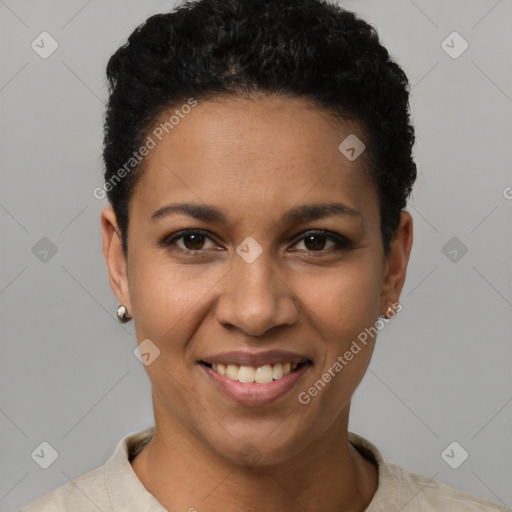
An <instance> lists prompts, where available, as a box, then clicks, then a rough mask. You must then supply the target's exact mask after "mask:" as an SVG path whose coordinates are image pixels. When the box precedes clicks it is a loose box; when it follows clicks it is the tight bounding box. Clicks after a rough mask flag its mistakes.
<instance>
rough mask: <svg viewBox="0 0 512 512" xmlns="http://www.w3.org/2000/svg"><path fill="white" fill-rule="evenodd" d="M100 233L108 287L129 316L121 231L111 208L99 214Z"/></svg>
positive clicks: (125, 266)
mask: <svg viewBox="0 0 512 512" xmlns="http://www.w3.org/2000/svg"><path fill="white" fill-rule="evenodd" d="M101 231H102V234H103V256H104V257H105V262H106V264H107V270H108V275H109V279H110V286H111V288H112V291H113V292H114V294H115V296H116V298H117V300H118V302H119V304H123V305H125V306H126V307H127V308H128V313H130V314H131V311H132V309H131V302H130V294H129V290H128V272H127V262H126V258H125V257H124V253H123V246H122V242H121V231H120V230H119V226H118V224H117V218H116V214H115V212H114V209H113V208H112V206H107V207H105V208H104V209H103V211H102V212H101Z"/></svg>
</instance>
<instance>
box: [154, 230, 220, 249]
mask: <svg viewBox="0 0 512 512" xmlns="http://www.w3.org/2000/svg"><path fill="white" fill-rule="evenodd" d="M206 240H211V238H210V237H209V236H207V235H206V234H205V233H203V232H202V231H190V230H188V231H180V232H178V233H174V234H173V235H171V236H170V237H168V238H166V239H165V240H163V241H162V242H161V244H160V245H162V246H164V247H170V246H172V245H176V247H177V248H178V249H181V250H183V251H190V252H199V251H203V250H206V249H205V247H204V245H205V242H206ZM178 241H181V242H180V243H177V242H178ZM211 241H212V242H213V240H211Z"/></svg>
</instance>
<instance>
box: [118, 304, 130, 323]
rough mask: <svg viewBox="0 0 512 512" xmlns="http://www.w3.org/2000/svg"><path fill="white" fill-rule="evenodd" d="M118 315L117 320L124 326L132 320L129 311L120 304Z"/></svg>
mask: <svg viewBox="0 0 512 512" xmlns="http://www.w3.org/2000/svg"><path fill="white" fill-rule="evenodd" d="M116 315H117V319H118V320H119V321H120V322H121V323H122V324H125V323H126V322H128V321H129V320H131V319H132V317H131V316H130V315H129V314H128V309H127V308H126V306H123V305H122V304H120V305H119V306H118V307H117V311H116Z"/></svg>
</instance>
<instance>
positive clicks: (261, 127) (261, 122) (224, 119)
mask: <svg viewBox="0 0 512 512" xmlns="http://www.w3.org/2000/svg"><path fill="white" fill-rule="evenodd" d="M176 110H178V112H177V113H179V114H181V115H174V118H173V120H172V124H171V123H170V122H169V120H170V119H171V116H173V114H176ZM185 111H186V112H187V113H186V114H185V113H184V112H185ZM166 122H167V124H165V123H166ZM148 135H149V136H150V137H151V138H152V139H153V141H154V142H155V146H154V148H153V149H151V150H150V152H149V153H148V155H147V156H146V157H144V162H143V171H142V175H141V177H140V179H139V183H138V186H137V189H136V191H135V193H134V195H133V197H132V202H131V203H132V204H133V208H131V210H132V212H131V214H132V213H133V214H134V215H142V216H145V217H150V216H151V214H152V213H154V211H155V210H157V209H158V208H161V207H162V206H164V205H165V204H166V203H169V202H174V201H175V200H180V201H181V200H186V201H193V202H196V203H201V202H204V203H208V204H218V205H219V206H221V207H223V210H225V211H226V212H229V211H230V210H231V211H232V213H233V215H235V216H237V215H238V216H242V215H243V214H244V212H245V215H247V212H248V211H252V212H258V213H263V212H265V211H266V212H267V213H268V214H270V215H271V214H272V212H273V211H275V209H276V208H278V209H279V208H281V207H283V208H284V207H285V206H293V205H296V204H297V203H301V202H319V201H332V202H334V201H341V202H343V203H345V204H347V206H349V207H352V208H354V209H358V210H364V211H365V212H366V216H367V217H371V216H372V215H375V214H376V213H377V208H378V204H377V202H378V199H377V195H376V191H375V190H374V186H373V185H372V184H371V183H370V182H369V181H368V179H367V176H366V173H365V168H366V166H367V165H368V157H367V155H366V154H365V153H364V152H363V153H362V154H361V155H360V156H359V157H358V158H357V159H355V160H353V161H351V160H350V159H349V158H347V156H346V154H344V153H343V152H342V151H340V149H339V146H340V144H341V143H342V142H343V141H344V140H345V139H347V137H352V138H353V137H354V136H355V137H357V140H360V141H364V140H365V134H364V132H363V131H362V130H361V127H360V126H359V125H358V124H357V123H354V122H350V121H342V120H339V119H335V118H334V117H333V116H332V115H330V114H328V113H327V112H326V111H324V110H321V109H319V108H317V107H315V106H314V105H312V104H310V103H308V102H306V101H304V100H301V99H295V98H286V97H275V96H273V97H260V98H257V99H242V98H232V97H230V98H223V99H219V100H215V101H212V100H209V101H198V103H197V105H196V106H195V107H193V108H190V109H184V111H182V112H180V107H179V106H178V107H174V108H173V109H171V110H170V111H168V112H166V113H165V114H164V115H163V116H162V117H161V118H160V119H159V120H158V121H157V123H156V124H155V126H154V128H152V130H151V131H150V132H149V134H148ZM349 140H352V139H349ZM349 155H350V154H349Z"/></svg>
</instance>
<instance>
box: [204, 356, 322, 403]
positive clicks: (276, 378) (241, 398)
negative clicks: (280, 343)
mask: <svg viewBox="0 0 512 512" xmlns="http://www.w3.org/2000/svg"><path fill="white" fill-rule="evenodd" d="M197 362H198V366H199V368H201V369H202V371H203V374H204V375H205V376H206V378H207V382H208V383H209V384H210V385H212V386H213V389H216V390H217V391H220V392H221V393H222V395H223V396H224V397H226V398H228V399H230V401H234V402H236V403H238V404H239V405H243V406H246V407H256V406H263V405H266V404H269V403H271V402H274V401H276V400H278V399H279V398H282V399H285V398H287V397H289V396H290V393H291V391H292V390H293V389H294V388H295V387H297V385H298V383H299V381H300V379H302V378H303V377H304V374H306V373H307V372H308V370H309V368H310V367H311V366H312V365H313V361H312V360H311V359H309V358H307V357H306V356H304V355H300V354H295V353H292V352H284V351H268V352H264V353H252V354H250V353H247V352H226V353H223V354H218V355H216V356H211V357H205V358H204V359H202V360H199V361H197Z"/></svg>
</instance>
